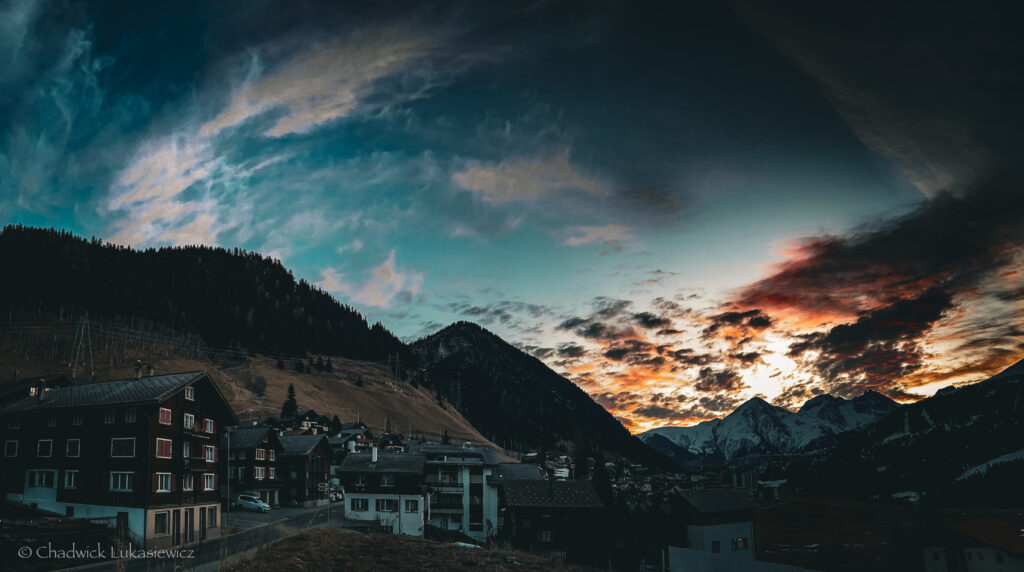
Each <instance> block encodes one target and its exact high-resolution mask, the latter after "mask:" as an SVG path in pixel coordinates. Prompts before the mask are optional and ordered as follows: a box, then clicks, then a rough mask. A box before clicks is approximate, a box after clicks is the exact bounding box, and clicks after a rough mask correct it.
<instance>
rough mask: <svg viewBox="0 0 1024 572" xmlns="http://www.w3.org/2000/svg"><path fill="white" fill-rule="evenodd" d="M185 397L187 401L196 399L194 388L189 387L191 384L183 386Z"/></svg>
mask: <svg viewBox="0 0 1024 572" xmlns="http://www.w3.org/2000/svg"><path fill="white" fill-rule="evenodd" d="M185 399H187V400H189V401H195V400H196V388H194V387H191V386H189V387H186V388H185Z"/></svg>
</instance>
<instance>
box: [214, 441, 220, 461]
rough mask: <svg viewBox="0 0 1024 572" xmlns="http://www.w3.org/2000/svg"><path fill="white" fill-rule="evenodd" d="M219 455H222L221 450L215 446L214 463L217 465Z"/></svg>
mask: <svg viewBox="0 0 1024 572" xmlns="http://www.w3.org/2000/svg"><path fill="white" fill-rule="evenodd" d="M219 454H220V449H218V448H217V446H216V445H215V446H214V447H213V462H214V463H216V462H217V456H218V455H219Z"/></svg>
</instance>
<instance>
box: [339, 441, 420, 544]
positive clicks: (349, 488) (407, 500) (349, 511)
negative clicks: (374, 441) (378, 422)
mask: <svg viewBox="0 0 1024 572" xmlns="http://www.w3.org/2000/svg"><path fill="white" fill-rule="evenodd" d="M423 467H424V459H423V455H412V454H408V453H378V452H377V449H376V448H375V447H374V448H372V449H371V450H370V451H369V452H365V453H352V454H350V455H348V456H346V457H345V460H344V461H342V463H341V467H340V469H339V471H338V474H339V479H340V480H341V484H342V487H343V488H344V490H345V518H347V519H349V520H358V521H364V522H368V523H376V524H377V526H379V527H381V528H382V529H385V530H388V531H390V532H392V533H393V534H407V535H410V536H423V529H424V525H425V524H426V511H427V502H428V500H427V499H428V498H429V495H427V493H426V487H425V486H424V482H423V481H424V477H423Z"/></svg>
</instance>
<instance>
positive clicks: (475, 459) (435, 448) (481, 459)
mask: <svg viewBox="0 0 1024 572" xmlns="http://www.w3.org/2000/svg"><path fill="white" fill-rule="evenodd" d="M407 446H408V451H409V452H410V453H417V454H421V455H424V456H426V457H427V461H428V462H436V461H434V460H433V459H431V458H432V457H433V458H435V459H436V458H437V457H440V456H446V457H454V458H457V459H461V460H460V461H449V462H450V463H452V464H461V465H473V464H482V465H497V464H498V456H497V455H496V454H495V453H494V449H492V448H491V447H488V446H486V445H470V446H465V445H438V444H433V443H420V442H419V441H412V442H408V443H407Z"/></svg>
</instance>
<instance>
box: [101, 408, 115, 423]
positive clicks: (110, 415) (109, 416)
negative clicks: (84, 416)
mask: <svg viewBox="0 0 1024 572" xmlns="http://www.w3.org/2000/svg"><path fill="white" fill-rule="evenodd" d="M103 422H104V423H106V424H107V425H110V424H111V423H113V422H114V410H113V409H107V410H106V411H104V412H103Z"/></svg>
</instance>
